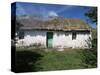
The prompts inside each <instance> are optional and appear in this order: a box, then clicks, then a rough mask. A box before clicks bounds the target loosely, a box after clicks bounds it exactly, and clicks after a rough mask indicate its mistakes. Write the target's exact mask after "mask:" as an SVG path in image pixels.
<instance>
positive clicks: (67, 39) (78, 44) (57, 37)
mask: <svg viewBox="0 0 100 75" xmlns="http://www.w3.org/2000/svg"><path fill="white" fill-rule="evenodd" d="M24 33H25V37H24V39H23V41H24V45H30V44H36V43H41V44H42V45H43V46H45V47H46V33H47V31H39V30H38V31H35V30H33V31H25V32H24ZM89 37H91V35H90V34H88V33H85V34H84V33H82V32H78V33H77V37H76V39H74V40H72V32H61V31H53V47H57V48H87V47H88V44H87V41H88V40H89ZM20 41H22V40H19V42H20Z"/></svg>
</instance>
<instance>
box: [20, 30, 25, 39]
mask: <svg viewBox="0 0 100 75" xmlns="http://www.w3.org/2000/svg"><path fill="white" fill-rule="evenodd" d="M19 39H24V32H22V31H21V32H19Z"/></svg>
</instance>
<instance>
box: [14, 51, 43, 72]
mask: <svg viewBox="0 0 100 75" xmlns="http://www.w3.org/2000/svg"><path fill="white" fill-rule="evenodd" d="M41 57H43V56H42V55H41V54H39V53H37V52H32V51H17V52H16V59H15V60H16V61H15V62H16V64H15V65H16V72H32V71H33V72H34V71H38V70H39V69H41V67H38V66H36V64H37V61H39V60H40V59H41Z"/></svg>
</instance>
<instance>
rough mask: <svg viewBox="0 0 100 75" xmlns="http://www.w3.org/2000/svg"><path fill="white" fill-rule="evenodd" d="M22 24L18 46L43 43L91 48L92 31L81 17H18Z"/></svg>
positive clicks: (60, 46)
mask: <svg viewBox="0 0 100 75" xmlns="http://www.w3.org/2000/svg"><path fill="white" fill-rule="evenodd" d="M16 25H17V26H18V25H22V26H21V27H20V30H19V32H18V33H17V35H18V37H17V39H18V42H17V46H30V45H42V46H43V47H47V48H89V47H90V44H91V42H90V38H91V31H90V27H89V25H88V24H86V23H85V22H84V21H82V20H80V19H66V18H59V17H57V18H54V19H50V20H45V21H43V20H41V19H39V18H34V17H32V16H31V17H27V16H26V17H17V18H16Z"/></svg>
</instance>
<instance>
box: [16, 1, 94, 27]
mask: <svg viewBox="0 0 100 75" xmlns="http://www.w3.org/2000/svg"><path fill="white" fill-rule="evenodd" d="M88 8H92V7H86V6H85V7H84V6H72V5H55V4H39V3H24V2H17V3H16V15H17V16H21V15H29V16H41V17H43V18H47V17H49V16H57V17H64V18H77V19H81V20H84V21H85V22H88V21H87V19H88V17H86V16H85V15H84V13H85V12H86V11H87V9H88ZM88 23H89V24H90V25H91V26H92V27H93V28H96V25H95V24H92V23H90V22H88Z"/></svg>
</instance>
